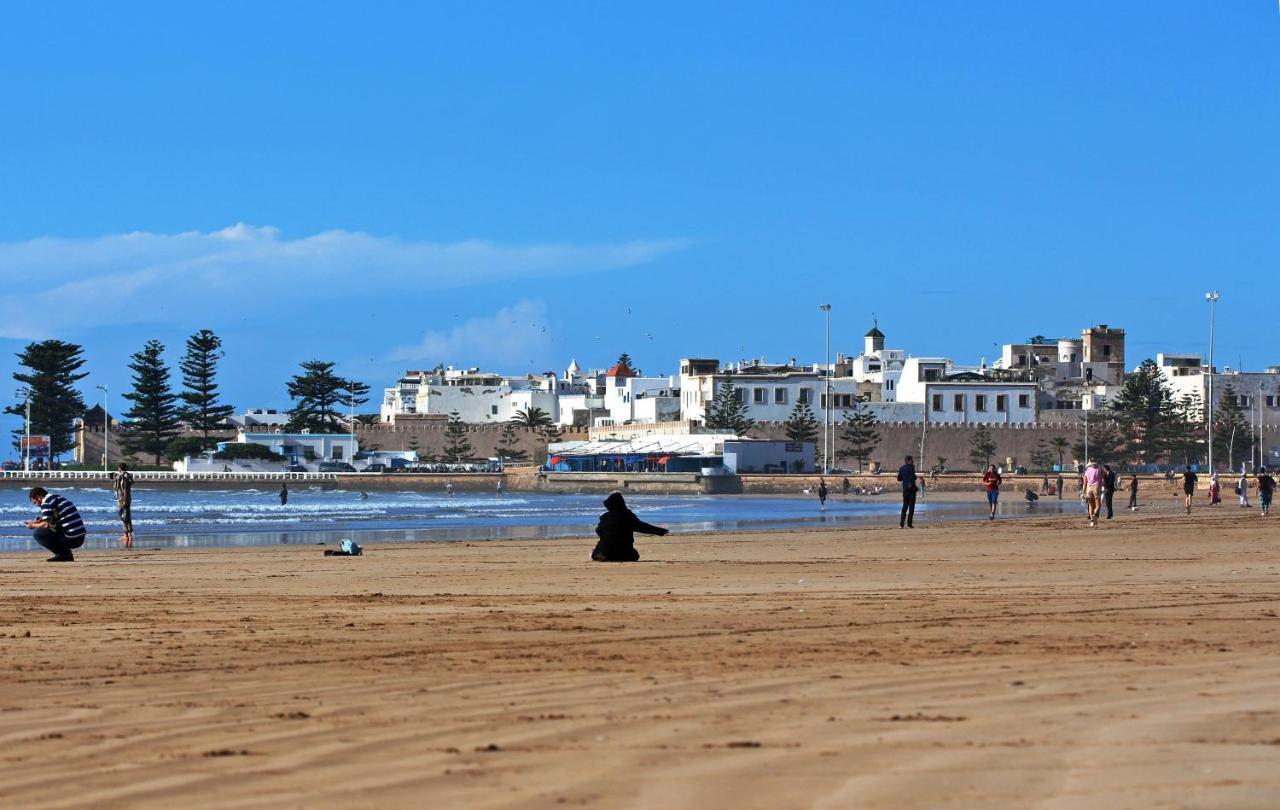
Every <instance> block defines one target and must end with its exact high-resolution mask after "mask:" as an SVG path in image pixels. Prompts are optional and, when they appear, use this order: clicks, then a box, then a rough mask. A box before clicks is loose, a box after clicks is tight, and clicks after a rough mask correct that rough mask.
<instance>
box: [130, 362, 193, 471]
mask: <svg viewBox="0 0 1280 810" xmlns="http://www.w3.org/2000/svg"><path fill="white" fill-rule="evenodd" d="M129 369H130V370H131V371H133V390H132V391H130V392H128V393H126V394H125V395H124V398H125V399H127V400H129V401H130V402H132V403H133V406H132V407H130V408H129V410H127V411H125V414H124V416H125V419H126V420H127V422H126V425H125V430H124V435H123V436H122V437H121V441H122V442H123V444H124V447H125V450H126V451H127V452H128V453H130V454H131V455H136V454H139V453H147V454H149V455H151V456H152V457H153V458H154V459H155V463H156V464H159V463H160V459H161V457H162V456H163V455H164V448H165V446H166V445H167V444H169V440H170V439H172V438H173V437H174V436H176V435H178V433H180V432H181V431H182V423H181V421H180V420H179V419H178V405H177V403H178V395H177V394H175V393H173V386H172V385H171V384H170V382H169V367H168V366H167V365H165V362H164V344H163V343H161V342H160V341H158V340H149V341H147V343H146V345H145V346H143V347H142V350H141V351H139V352H136V353H135V354H134V355H133V362H131V363H130V364H129Z"/></svg>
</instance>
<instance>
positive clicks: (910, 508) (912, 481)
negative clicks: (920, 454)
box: [898, 456, 923, 529]
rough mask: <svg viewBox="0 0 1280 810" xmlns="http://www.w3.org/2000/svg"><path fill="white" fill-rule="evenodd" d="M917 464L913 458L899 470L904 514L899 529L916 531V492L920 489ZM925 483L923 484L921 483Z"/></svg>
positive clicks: (900, 517)
mask: <svg viewBox="0 0 1280 810" xmlns="http://www.w3.org/2000/svg"><path fill="white" fill-rule="evenodd" d="M919 478H920V477H919V476H918V475H916V463H915V461H913V460H912V458H911V456H907V460H906V461H905V462H904V463H903V465H902V466H901V467H899V468H898V480H899V481H900V482H902V514H900V515H899V516H898V528H899V529H903V528H906V529H914V528H915V520H916V492H917V491H918V489H919V487H918V486H917V482H919ZM920 483H923V482H920Z"/></svg>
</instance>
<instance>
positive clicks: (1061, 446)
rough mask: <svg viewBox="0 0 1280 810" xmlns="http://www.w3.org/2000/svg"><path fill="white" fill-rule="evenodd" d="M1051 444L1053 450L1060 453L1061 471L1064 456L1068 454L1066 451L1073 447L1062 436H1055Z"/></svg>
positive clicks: (1059, 466) (1059, 465) (1059, 467)
mask: <svg viewBox="0 0 1280 810" xmlns="http://www.w3.org/2000/svg"><path fill="white" fill-rule="evenodd" d="M1049 444H1051V445H1053V449H1054V450H1057V451H1058V469H1059V470H1061V469H1062V454H1063V453H1064V452H1066V449H1067V448H1068V447H1069V446H1070V445H1071V442H1069V441H1067V440H1066V439H1064V438H1063V437H1061V436H1054V437H1053V438H1052V439H1050V440H1049Z"/></svg>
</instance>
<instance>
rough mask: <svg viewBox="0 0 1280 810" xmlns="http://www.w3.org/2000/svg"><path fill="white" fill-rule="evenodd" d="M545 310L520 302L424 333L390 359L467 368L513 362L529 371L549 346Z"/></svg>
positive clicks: (538, 304)
mask: <svg viewBox="0 0 1280 810" xmlns="http://www.w3.org/2000/svg"><path fill="white" fill-rule="evenodd" d="M547 321H548V315H547V307H546V305H545V304H544V303H543V302H541V301H521V302H520V303H518V304H515V305H513V306H510V307H503V308H502V309H500V310H498V311H497V312H496V313H495V314H493V315H491V316H487V317H482V318H471V319H469V320H467V321H466V322H464V323H462V324H459V325H458V326H455V327H453V328H452V329H450V330H448V331H447V332H446V331H433V332H427V333H426V334H425V335H423V336H422V340H420V341H418V342H417V343H415V344H413V345H411V346H401V347H399V348H398V349H396V350H395V351H393V352H392V353H391V356H390V357H389V358H388V359H389V360H397V361H403V362H407V363H413V362H421V363H423V364H427V365H431V366H434V365H436V364H437V363H444V364H449V363H453V364H458V365H463V364H466V365H470V364H473V363H506V364H511V363H515V364H516V365H521V366H523V365H526V363H527V364H528V366H529V368H530V369H532V368H533V366H534V365H535V364H536V359H537V358H539V357H540V356H544V354H545V352H546V351H547V349H548V348H549V347H550V346H551V333H550V332H549V331H548V326H547Z"/></svg>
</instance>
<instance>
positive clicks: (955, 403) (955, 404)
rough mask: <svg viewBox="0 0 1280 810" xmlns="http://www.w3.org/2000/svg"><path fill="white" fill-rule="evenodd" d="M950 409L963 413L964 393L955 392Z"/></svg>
mask: <svg viewBox="0 0 1280 810" xmlns="http://www.w3.org/2000/svg"><path fill="white" fill-rule="evenodd" d="M951 410H953V411H955V412H956V413H964V394H956V395H955V397H954V398H953V399H952V400H951Z"/></svg>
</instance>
